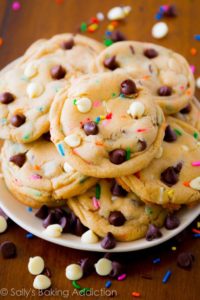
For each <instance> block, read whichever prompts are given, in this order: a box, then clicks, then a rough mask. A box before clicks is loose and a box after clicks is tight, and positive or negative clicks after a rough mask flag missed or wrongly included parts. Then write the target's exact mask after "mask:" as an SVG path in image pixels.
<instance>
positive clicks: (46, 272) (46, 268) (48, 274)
mask: <svg viewBox="0 0 200 300" xmlns="http://www.w3.org/2000/svg"><path fill="white" fill-rule="evenodd" d="M42 274H43V275H46V276H47V277H49V278H51V271H50V269H49V268H48V267H45V268H44V270H43V272H42Z"/></svg>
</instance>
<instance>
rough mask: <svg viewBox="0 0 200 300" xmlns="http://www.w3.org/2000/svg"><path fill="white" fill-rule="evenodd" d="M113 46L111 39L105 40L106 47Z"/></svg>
mask: <svg viewBox="0 0 200 300" xmlns="http://www.w3.org/2000/svg"><path fill="white" fill-rule="evenodd" d="M112 44H113V41H112V40H111V39H105V40H104V45H105V46H106V47H108V46H111V45H112Z"/></svg>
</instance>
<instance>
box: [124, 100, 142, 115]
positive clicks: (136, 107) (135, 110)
mask: <svg viewBox="0 0 200 300" xmlns="http://www.w3.org/2000/svg"><path fill="white" fill-rule="evenodd" d="M144 110H145V107H144V104H143V103H141V102H139V101H135V102H133V103H132V104H131V105H130V107H129V109H128V111H127V113H128V114H130V115H131V116H132V117H133V118H141V117H142V116H143V114H144Z"/></svg>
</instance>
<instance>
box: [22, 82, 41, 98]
mask: <svg viewBox="0 0 200 300" xmlns="http://www.w3.org/2000/svg"><path fill="white" fill-rule="evenodd" d="M43 90H44V88H43V86H42V84H41V83H38V82H31V83H29V85H28V86H27V89H26V92H27V94H28V96H29V97H30V98H35V97H38V96H40V95H41V94H42V92H43Z"/></svg>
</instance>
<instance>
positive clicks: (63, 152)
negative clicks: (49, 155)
mask: <svg viewBox="0 0 200 300" xmlns="http://www.w3.org/2000/svg"><path fill="white" fill-rule="evenodd" d="M58 151H59V153H60V155H61V156H65V150H64V148H63V145H62V144H58Z"/></svg>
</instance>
